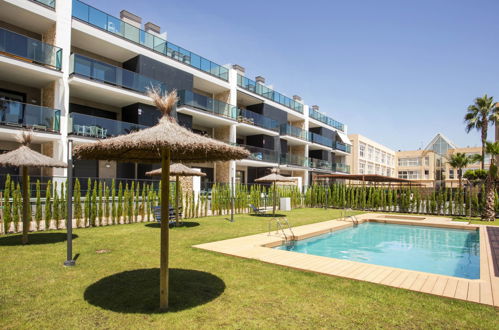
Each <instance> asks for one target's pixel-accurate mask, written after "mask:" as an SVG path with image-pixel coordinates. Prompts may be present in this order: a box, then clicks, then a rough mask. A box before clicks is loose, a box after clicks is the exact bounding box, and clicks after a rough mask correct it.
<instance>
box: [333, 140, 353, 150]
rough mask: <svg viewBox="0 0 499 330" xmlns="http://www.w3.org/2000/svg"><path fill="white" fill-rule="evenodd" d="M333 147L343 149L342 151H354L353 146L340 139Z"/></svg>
mask: <svg viewBox="0 0 499 330" xmlns="http://www.w3.org/2000/svg"><path fill="white" fill-rule="evenodd" d="M333 147H334V149H336V150H341V151H344V152H348V153H350V152H352V147H351V146H350V145H349V144H345V143H343V142H340V141H335V142H334V146H333Z"/></svg>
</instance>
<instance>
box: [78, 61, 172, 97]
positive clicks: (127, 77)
mask: <svg viewBox="0 0 499 330" xmlns="http://www.w3.org/2000/svg"><path fill="white" fill-rule="evenodd" d="M70 73H72V74H76V75H80V76H84V77H87V78H90V79H94V80H98V81H101V82H104V83H107V84H111V85H115V86H119V87H123V88H126V89H130V90H133V91H136V92H140V93H146V92H147V91H148V89H149V88H151V87H155V88H157V89H159V90H160V91H161V92H166V84H165V83H163V82H160V81H158V80H155V79H152V78H148V77H146V76H143V75H140V74H138V73H135V72H133V71H129V70H125V69H123V68H119V67H116V66H113V65H110V64H107V63H103V62H99V61H96V60H94V59H91V58H88V57H85V56H82V55H78V54H72V55H71V72H70Z"/></svg>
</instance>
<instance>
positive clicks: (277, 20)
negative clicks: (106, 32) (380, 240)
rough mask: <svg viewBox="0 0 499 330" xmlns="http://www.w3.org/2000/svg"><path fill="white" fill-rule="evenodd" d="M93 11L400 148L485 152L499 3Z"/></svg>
mask: <svg viewBox="0 0 499 330" xmlns="http://www.w3.org/2000/svg"><path fill="white" fill-rule="evenodd" d="M84 2H86V3H88V4H90V5H93V6H95V7H97V8H98V9H101V10H103V11H105V12H107V13H109V14H113V15H116V16H118V15H119V11H120V10H121V9H126V10H128V11H131V12H133V13H135V14H137V15H139V16H141V17H142V19H143V23H145V22H148V21H151V22H153V23H156V24H158V25H160V26H161V28H162V29H163V30H166V31H167V32H168V39H169V40H170V41H171V42H173V43H176V44H178V45H180V46H182V47H184V48H186V49H188V50H191V51H193V52H196V53H198V54H200V55H202V56H204V57H206V58H208V59H210V60H212V61H214V62H216V63H219V64H227V63H231V64H235V63H237V64H240V65H242V66H244V67H245V68H246V74H247V76H248V77H250V78H254V77H255V76H257V75H262V76H264V77H265V78H266V79H267V83H268V84H272V85H273V86H274V88H275V90H277V91H279V92H281V93H283V94H285V95H288V96H292V95H294V94H298V95H300V96H302V97H303V99H304V100H305V101H306V102H307V103H308V104H310V105H312V104H317V105H319V106H320V110H321V111H323V112H325V113H327V114H328V115H330V116H331V117H333V118H334V119H336V120H338V121H341V122H343V123H345V124H347V125H348V130H349V133H359V134H363V135H366V136H367V137H369V138H371V139H373V140H375V141H378V142H380V143H383V144H385V145H387V146H389V147H391V148H393V149H396V150H398V149H402V150H408V149H417V148H420V147H424V146H425V145H426V143H428V142H429V141H430V140H431V139H432V138H433V136H434V135H435V134H436V133H437V132H441V133H443V134H444V135H446V136H447V137H449V138H450V139H451V140H453V141H454V142H455V143H456V144H457V145H459V146H463V147H464V146H475V145H479V144H480V138H479V135H478V134H477V133H475V132H473V133H470V134H466V132H465V131H464V125H463V116H464V114H465V111H466V107H467V106H468V105H469V104H471V103H472V102H473V99H474V98H475V97H477V96H480V95H483V94H484V93H488V94H489V95H493V96H496V98H497V99H498V100H499V79H498V78H499V16H498V13H499V1H497V0H490V1H486V0H473V1H471V0H418V1H400V0H363V1H360V0H349V1H337V0H334V1H332V0H330V1H326V0H324V1H322V0H321V1H314V0H309V1H300V2H296V3H295V2H294V1H280V0H274V1H268V0H267V1H261V0H252V1H229V0H221V1H217V0H212V1H206V0H204V1H201V0H190V1H185V0H182V1H180V0H166V1H165V0H143V1H137V0H133V1H132V0H119V1H118V0H107V1H101V0H84ZM493 138H494V134H493V128H491V129H490V132H489V139H493Z"/></svg>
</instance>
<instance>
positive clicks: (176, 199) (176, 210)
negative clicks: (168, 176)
mask: <svg viewBox="0 0 499 330" xmlns="http://www.w3.org/2000/svg"><path fill="white" fill-rule="evenodd" d="M179 188H180V180H179V176H178V175H177V176H176V179H175V226H176V227H178V226H179V220H178V192H179Z"/></svg>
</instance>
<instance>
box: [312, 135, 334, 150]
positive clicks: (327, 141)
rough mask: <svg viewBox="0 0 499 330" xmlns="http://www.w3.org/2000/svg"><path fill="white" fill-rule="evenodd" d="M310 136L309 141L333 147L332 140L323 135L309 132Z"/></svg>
mask: <svg viewBox="0 0 499 330" xmlns="http://www.w3.org/2000/svg"><path fill="white" fill-rule="evenodd" d="M310 137H311V140H310V142H313V143H317V144H320V145H323V146H326V147H329V148H332V147H333V140H331V139H329V138H327V137H325V136H322V135H319V134H316V133H312V132H310Z"/></svg>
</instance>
